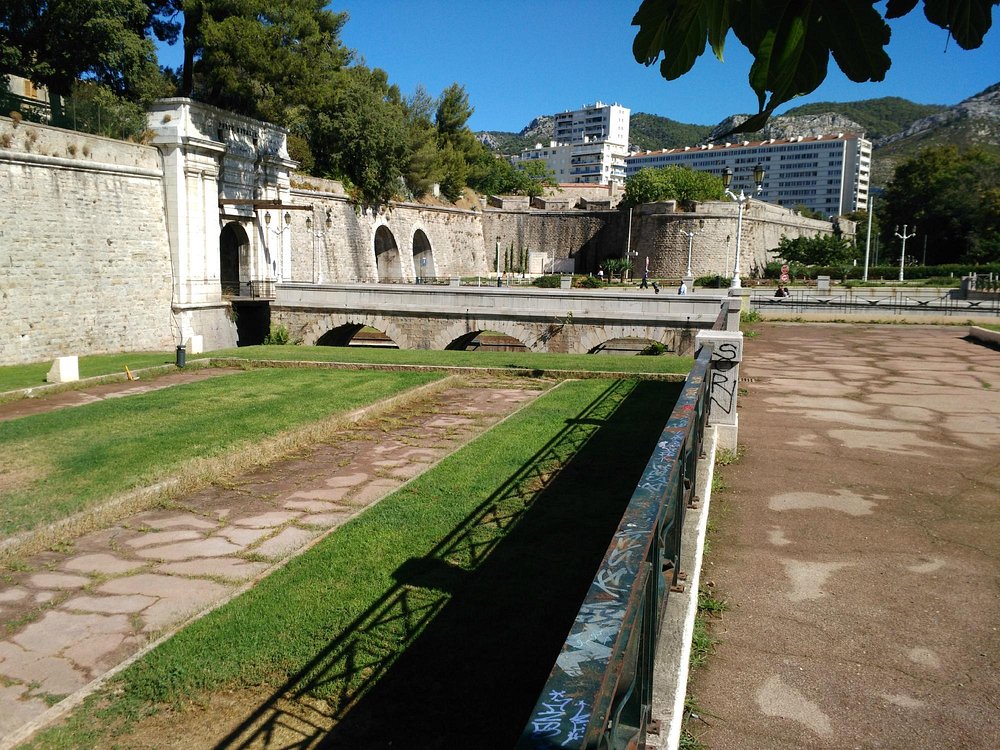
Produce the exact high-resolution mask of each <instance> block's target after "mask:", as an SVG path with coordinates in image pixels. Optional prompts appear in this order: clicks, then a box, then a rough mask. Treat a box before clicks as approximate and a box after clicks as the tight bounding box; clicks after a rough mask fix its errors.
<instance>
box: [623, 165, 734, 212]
mask: <svg viewBox="0 0 1000 750" xmlns="http://www.w3.org/2000/svg"><path fill="white" fill-rule="evenodd" d="M724 195H725V188H724V187H723V185H722V180H721V179H720V178H719V177H716V176H715V175H713V174H710V173H708V172H698V171H696V170H694V169H691V167H689V166H687V165H676V164H675V165H670V166H667V167H646V168H645V169H640V170H639V171H638V172H636V173H635V174H634V175H632V176H631V177H629V178H628V179H627V180H625V197H624V198H623V199H622V203H623V205H625V206H638V205H639V204H641V203H655V202H657V201H671V200H675V201H678V202H681V203H686V202H689V201H712V200H721V199H722V197H723V196H724Z"/></svg>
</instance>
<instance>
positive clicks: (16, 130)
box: [0, 117, 174, 364]
mask: <svg viewBox="0 0 1000 750" xmlns="http://www.w3.org/2000/svg"><path fill="white" fill-rule="evenodd" d="M161 180H162V170H161V168H160V159H159V154H158V153H157V151H156V149H154V148H150V147H147V146H140V145H136V144H131V143H124V142H121V141H115V140H111V139H106V138H101V137H99V136H93V135H87V134H83V133H78V132H74V131H67V130H61V129H58V128H51V127H47V126H42V125H36V124H33V123H28V122H20V123H15V122H14V121H12V120H10V119H8V118H3V117H0V196H2V199H0V266H2V267H3V271H2V273H0V364H14V363H23V362H31V361H40V360H45V359H49V358H53V357H56V356H60V355H70V354H88V353H97V352H115V351H124V350H136V349H147V350H151V349H169V348H171V346H172V344H173V343H174V342H173V336H172V332H171V308H170V304H171V268H170V250H169V244H168V240H167V230H166V224H165V220H164V211H163V189H162V185H161Z"/></svg>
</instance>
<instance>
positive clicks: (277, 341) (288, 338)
mask: <svg viewBox="0 0 1000 750" xmlns="http://www.w3.org/2000/svg"><path fill="white" fill-rule="evenodd" d="M264 343H265V344H272V345H278V346H284V345H286V344H298V343H299V342H298V341H296V340H293V339H292V334H290V333H289V332H288V329H287V328H285V326H278V327H277V328H274V329H272V330H271V331H269V332H268V334H267V336H265V337H264Z"/></svg>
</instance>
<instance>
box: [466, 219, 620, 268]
mask: <svg viewBox="0 0 1000 750" xmlns="http://www.w3.org/2000/svg"><path fill="white" fill-rule="evenodd" d="M482 221H483V241H484V243H485V246H486V248H487V249H486V252H487V254H488V255H490V256H491V257H489V258H488V259H487V265H488V267H489V270H490V271H494V270H495V266H496V240H497V237H499V238H500V253H501V258H502V257H503V254H504V253H505V252H506V251H507V248H508V247H510V244H511V243H513V244H514V249H515V252H516V251H518V250H520V249H521V248H526V249H527V250H529V251H531V252H543V253H546V254H547V255H548V258H549V259H550V260H552V259H555V261H556V263H555V267H556V268H557V269H558V268H560V267H561V264H560V263H559V261H560V260H566V259H571V260H572V265H573V270H574V272H575V273H590V272H596V271H597V266H598V265H599V263H600V262H601V261H602V260H603V259H604V258H606V257H610V256H612V255H617V256H620V255H621V254H622V253H623V252H624V250H625V239H626V231H627V226H628V214H627V213H624V214H623V213H622V212H620V211H578V210H577V211H572V210H571V211H546V212H544V213H543V212H537V211H535V212H532V211H495V210H489V209H488V210H486V211H484V212H483V218H482ZM501 262H502V261H501ZM546 270H547V269H546Z"/></svg>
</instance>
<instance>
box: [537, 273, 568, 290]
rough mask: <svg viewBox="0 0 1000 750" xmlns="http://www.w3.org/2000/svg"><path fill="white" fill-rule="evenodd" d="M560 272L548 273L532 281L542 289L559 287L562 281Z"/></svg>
mask: <svg viewBox="0 0 1000 750" xmlns="http://www.w3.org/2000/svg"><path fill="white" fill-rule="evenodd" d="M560 278H561V277H560V276H559V274H553V273H550V274H546V275H545V276H539V277H538V278H537V279H535V280H534V281H532V282H531V283H532V284H533V285H534V286H537V287H540V288H542V289H558V288H559V286H560V284H561V283H562V282H561V280H560Z"/></svg>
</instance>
